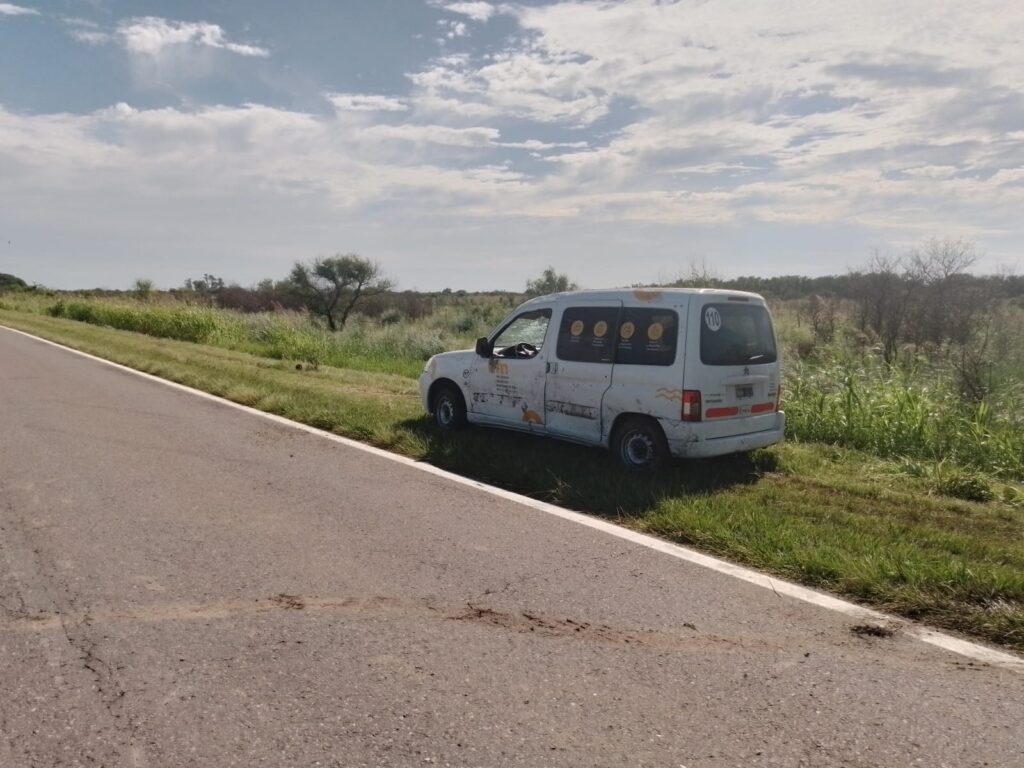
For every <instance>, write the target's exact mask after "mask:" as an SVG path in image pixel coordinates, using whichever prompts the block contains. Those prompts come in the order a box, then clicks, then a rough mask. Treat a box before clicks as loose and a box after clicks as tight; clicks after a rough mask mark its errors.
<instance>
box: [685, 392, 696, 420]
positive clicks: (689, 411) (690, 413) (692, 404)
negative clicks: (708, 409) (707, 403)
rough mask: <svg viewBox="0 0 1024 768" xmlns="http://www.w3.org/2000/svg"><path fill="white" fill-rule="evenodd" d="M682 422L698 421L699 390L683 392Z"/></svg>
mask: <svg viewBox="0 0 1024 768" xmlns="http://www.w3.org/2000/svg"><path fill="white" fill-rule="evenodd" d="M682 420H683V421H700V390H699V389H684V390H683V415H682Z"/></svg>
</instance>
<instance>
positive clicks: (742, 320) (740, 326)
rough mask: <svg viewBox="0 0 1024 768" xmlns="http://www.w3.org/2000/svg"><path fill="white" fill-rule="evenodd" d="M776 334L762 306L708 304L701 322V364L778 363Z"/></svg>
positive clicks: (766, 311) (769, 317) (703, 311)
mask: <svg viewBox="0 0 1024 768" xmlns="http://www.w3.org/2000/svg"><path fill="white" fill-rule="evenodd" d="M777 357H778V356H777V354H776V351H775V332H774V331H773V330H772V319H771V316H770V315H769V314H768V310H767V309H765V308H764V306H762V305H760V304H735V303H729V304H725V303H722V304H706V305H705V306H704V309H703V310H702V315H701V323H700V361H701V362H702V363H704V364H705V365H761V364H762V363H774V362H775V361H776V359H777Z"/></svg>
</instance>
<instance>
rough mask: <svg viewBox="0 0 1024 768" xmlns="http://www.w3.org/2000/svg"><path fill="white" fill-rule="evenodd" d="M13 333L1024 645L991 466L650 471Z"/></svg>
mask: <svg viewBox="0 0 1024 768" xmlns="http://www.w3.org/2000/svg"><path fill="white" fill-rule="evenodd" d="M0 322H2V323H4V324H6V325H10V326H12V327H16V328H21V329H23V330H25V331H28V332H30V333H35V334H37V335H40V336H44V337H46V338H50V339H53V340H54V341H58V342H60V343H63V344H67V345H69V346H72V347H75V348H78V349H82V350H83V351H87V352H91V353H93V354H96V355H99V356H102V357H105V358H108V359H111V360H114V361H116V362H120V363H122V364H125V365H128V366H131V367H134V368H138V369H140V370H145V371H148V372H150V373H154V374H156V375H159V376H162V377H164V378H167V379H171V380H173V381H178V382H181V383H183V384H187V385H189V386H192V387H195V388H197V389H202V390H205V391H208V392H212V393H214V394H218V395H221V396H223V397H226V398H228V399H230V400H234V401H236V402H240V403H244V404H247V405H251V406H254V407H257V408H261V409H263V410H266V411H269V412H272V413H277V414H280V415H282V416H285V417H287V418H291V419H294V420H296V421H301V422H303V423H306V424H310V425H313V426H316V427H320V428H322V429H325V430H329V431H332V432H335V433H337V434H341V435H345V436H348V437H352V438H355V439H358V440H362V441H365V442H368V443H370V444H373V445H376V446H379V447H382V448H386V449H389V450H393V451H396V452H399V453H402V454H405V455H407V456H411V457H413V458H417V459H421V460H425V461H429V462H431V463H434V464H436V465H438V466H441V467H444V468H446V469H450V470H452V471H455V472H459V473H461V474H465V475H468V476H471V477H474V478H477V479H480V480H483V481H486V482H489V483H493V484H495V485H499V486H502V487H505V488H509V489H511V490H514V491H518V492H520V493H524V494H527V495H530V496H533V497H536V498H541V499H545V500H548V501H552V502H554V503H557V504H561V505H564V506H567V507H570V508H573V509H577V510H581V511H584V512H589V513H592V514H596V515H601V516H604V517H607V518H610V519H614V520H616V521H617V522H620V523H621V524H624V525H627V526H630V527H632V528H635V529H637V530H642V531H647V532H650V533H653V534H656V535H659V536H662V537H664V538H667V539H670V540H672V541H676V542H680V543H684V544H689V545H693V546H695V547H698V548H700V549H703V550H705V551H708V552H712V553H714V554H718V555H721V556H724V557H727V558H729V559H732V560H735V561H738V562H743V563H746V564H749V565H752V566H754V567H758V568H762V569H764V570H766V571H770V572H772V573H776V574H779V575H782V576H785V577H788V578H791V579H793V580H795V581H799V582H801V583H804V584H808V585H811V586H815V587H819V588H823V589H827V590H830V591H833V592H836V593H839V594H842V595H845V596H847V597H850V598H853V599H855V600H858V601H861V602H863V603H865V604H867V605H872V606H876V607H880V608H882V609H884V610H888V611H891V612H893V613H896V614H899V615H903V616H907V617H911V618H915V619H921V620H924V621H927V622H929V623H931V624H934V625H936V626H940V627H945V628H948V629H954V630H959V631H962V632H964V633H967V634H970V635H973V636H975V637H978V638H982V639H985V640H988V641H991V642H994V643H998V644H1001V645H1003V646H1005V647H1008V648H1011V649H1016V650H1018V651H1024V493H1022V489H1021V488H1020V486H1018V485H1016V484H1014V483H1013V482H1006V481H1002V480H999V479H997V478H995V477H993V476H992V475H991V474H988V473H983V472H981V471H978V470H965V469H964V468H963V467H961V466H960V465H958V464H953V463H947V464H943V463H942V462H932V461H926V460H914V459H905V458H904V459H889V458H882V457H878V456H873V455H870V454H867V453H864V452H861V451H857V450H850V449H845V448H840V447H835V446H829V445H821V444H801V443H790V444H786V445H782V446H778V447H774V448H772V449H769V450H765V451H758V452H756V453H754V454H752V455H751V456H747V457H727V458H722V459H715V460H708V461H704V462H700V463H698V462H689V463H676V464H673V465H672V466H671V467H670V468H668V469H667V470H666V471H664V472H661V473H659V474H658V475H657V476H654V477H638V476H636V475H632V474H630V473H628V472H626V471H624V470H621V469H619V468H618V467H617V466H616V465H615V464H614V463H613V461H612V459H611V457H610V456H609V455H608V454H607V453H606V452H602V451H598V450H593V449H587V448H581V447H578V446H573V445H570V444H567V443H562V442H558V441H553V440H545V439H540V438H534V437H531V436H529V435H520V434H515V433H509V432H504V431H498V430H485V429H470V430H467V431H465V432H463V433H460V434H458V435H454V436H449V435H444V434H440V433H438V432H437V431H436V430H435V429H434V428H433V427H432V426H431V423H430V421H429V419H428V418H427V417H426V416H425V414H423V412H422V410H421V407H420V405H419V402H418V399H417V396H416V392H415V383H414V382H413V381H412V380H410V379H409V378H408V377H407V376H404V375H395V374H389V373H381V372H367V371H360V370H351V369H342V368H335V367H331V366H327V365H324V366H321V367H320V368H319V369H317V370H309V369H303V370H297V369H296V367H295V365H294V363H293V362H290V361H284V360H275V359H271V358H268V357H264V356H259V355H254V354H250V353H247V352H244V351H237V350H230V349H224V348H220V347H216V346H210V345H201V344H194V343H188V342H183V341H178V340H172V339H158V338H152V337H148V336H145V335H141V334H138V333H132V332H126V331H121V330H115V329H110V328H103V327H99V326H95V325H88V324H84V323H78V322H72V321H70V320H67V319H63V318H53V317H48V316H44V315H40V314H28V313H24V312H15V311H10V310H5V309H2V308H0ZM979 488H980V489H982V490H981V491H979V490H978V489H979ZM965 489H966V490H965ZM984 491H987V493H986V492H984ZM957 495H968V496H972V497H975V498H979V499H983V500H979V501H966V500H962V499H959V498H954V496H957ZM986 499H987V500H986Z"/></svg>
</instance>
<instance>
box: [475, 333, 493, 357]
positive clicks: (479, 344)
mask: <svg viewBox="0 0 1024 768" xmlns="http://www.w3.org/2000/svg"><path fill="white" fill-rule="evenodd" d="M476 353H477V354H478V355H479V356H480V357H490V356H491V355H492V354H493V353H494V345H493V344H491V342H490V341H488V340H487V337H486V336H481V337H480V338H479V339H477V340H476Z"/></svg>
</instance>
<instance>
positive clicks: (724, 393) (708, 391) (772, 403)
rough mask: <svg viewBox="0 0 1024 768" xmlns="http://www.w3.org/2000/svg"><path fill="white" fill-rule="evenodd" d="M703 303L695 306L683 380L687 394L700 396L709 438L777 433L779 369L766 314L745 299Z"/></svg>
mask: <svg viewBox="0 0 1024 768" xmlns="http://www.w3.org/2000/svg"><path fill="white" fill-rule="evenodd" d="M703 298H704V301H694V302H693V303H692V305H691V314H690V328H691V338H690V345H688V360H687V365H686V371H685V374H684V376H685V382H686V383H685V388H686V389H696V390H700V393H701V407H702V412H701V421H703V422H705V423H706V424H707V425H708V426H707V427H706V428H705V429H706V430H707V431H706V432H705V436H706V437H707V438H711V439H713V438H715V437H727V436H731V435H739V434H746V433H750V432H760V431H762V430H764V429H772V428H774V425H775V415H774V414H775V411H776V410H777V409H778V396H779V363H778V351H777V348H776V342H775V331H774V329H773V327H772V319H771V315H770V314H769V313H768V308H767V307H766V306H765V305H764V302H763V301H761V300H760V299H756V298H753V297H747V296H727V295H721V294H718V295H712V296H706V297H703ZM691 345H692V346H691ZM690 350H693V351H692V352H690ZM712 424H714V425H715V426H713V427H712V426H710V425H712Z"/></svg>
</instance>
